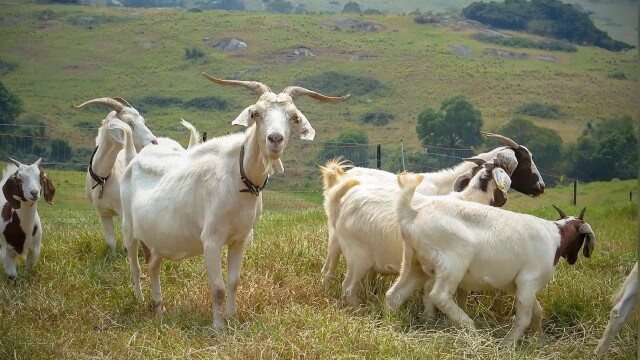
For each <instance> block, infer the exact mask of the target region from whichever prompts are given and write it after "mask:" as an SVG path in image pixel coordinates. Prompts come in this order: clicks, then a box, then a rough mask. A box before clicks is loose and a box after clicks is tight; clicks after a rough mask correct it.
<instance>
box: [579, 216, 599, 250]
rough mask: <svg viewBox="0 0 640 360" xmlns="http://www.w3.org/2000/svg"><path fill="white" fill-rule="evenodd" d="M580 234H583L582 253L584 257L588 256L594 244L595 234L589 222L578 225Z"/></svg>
mask: <svg viewBox="0 0 640 360" xmlns="http://www.w3.org/2000/svg"><path fill="white" fill-rule="evenodd" d="M578 231H579V232H580V234H584V235H585V242H584V247H583V248H582V255H584V257H586V258H590V257H591V254H593V248H594V247H595V246H596V235H595V234H594V233H593V230H592V229H591V226H589V224H587V223H584V224H582V225H580V228H579V229H578Z"/></svg>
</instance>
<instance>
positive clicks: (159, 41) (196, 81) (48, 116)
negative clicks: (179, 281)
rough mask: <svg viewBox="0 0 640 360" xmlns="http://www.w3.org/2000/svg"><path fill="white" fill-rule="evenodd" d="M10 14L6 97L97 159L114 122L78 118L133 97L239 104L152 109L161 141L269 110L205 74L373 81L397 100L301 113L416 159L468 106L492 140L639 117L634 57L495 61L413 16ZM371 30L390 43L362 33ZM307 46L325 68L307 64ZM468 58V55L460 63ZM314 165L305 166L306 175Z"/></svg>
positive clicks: (42, 10)
mask: <svg viewBox="0 0 640 360" xmlns="http://www.w3.org/2000/svg"><path fill="white" fill-rule="evenodd" d="M0 10H1V12H2V14H3V17H2V20H1V21H0V31H2V33H3V40H2V42H0V54H2V55H0V60H2V61H4V62H7V63H11V64H16V65H17V67H16V68H15V69H13V70H10V71H8V72H7V73H6V74H5V75H3V76H2V83H3V84H4V85H5V86H6V87H7V88H8V89H9V90H10V91H12V92H14V93H16V95H18V96H19V97H20V98H21V99H22V101H23V103H24V110H25V113H24V114H23V116H22V119H23V120H42V121H44V122H45V124H47V125H50V126H52V128H51V130H50V131H49V130H48V133H47V135H50V136H52V137H54V138H64V139H68V140H69V141H70V142H71V143H72V145H74V146H81V147H85V148H91V147H93V138H92V137H91V136H87V133H86V132H83V131H82V130H80V129H79V128H77V127H75V126H74V125H76V124H78V123H80V122H86V123H89V124H92V123H93V124H95V126H96V127H97V126H98V125H99V122H100V119H102V118H103V117H104V116H105V115H106V111H105V110H104V109H101V108H98V109H93V110H90V109H86V110H82V111H75V110H73V109H72V108H71V104H72V103H79V102H81V101H84V100H88V99H91V98H95V97H102V96H123V97H125V98H126V99H128V100H129V101H130V102H132V103H133V105H134V106H136V104H141V103H143V101H142V100H143V99H145V98H146V97H148V96H160V97H172V98H177V99H179V100H180V101H182V102H186V101H189V100H192V99H195V98H202V97H207V96H216V97H219V98H221V99H224V100H226V101H228V102H229V104H230V105H229V107H228V109H227V110H224V111H220V110H208V111H202V110H195V109H193V108H184V107H181V106H176V105H168V106H148V107H146V108H145V109H144V111H143V114H144V115H145V117H146V119H147V123H148V125H149V127H150V128H151V129H152V130H153V131H154V132H155V133H156V134H158V135H166V134H172V133H174V132H175V131H176V129H178V128H179V119H180V118H185V119H187V120H189V121H191V122H192V123H194V124H195V125H196V126H197V127H198V128H199V129H200V130H202V131H207V132H209V135H210V136H215V135H218V134H224V133H227V132H230V131H235V130H236V129H235V128H234V127H232V126H231V125H230V122H231V120H232V119H233V118H235V116H236V115H237V114H238V113H239V112H240V111H241V110H242V109H243V108H244V107H246V106H247V105H248V104H250V103H252V102H253V101H255V98H254V97H253V96H252V95H251V94H249V93H248V92H247V91H246V90H243V89H240V88H235V87H234V88H229V87H223V86H220V85H215V84H213V83H211V82H209V81H207V80H205V79H204V78H203V77H202V75H201V72H202V71H206V72H208V73H210V74H213V75H216V76H219V77H234V76H236V77H238V76H239V77H241V78H243V79H255V80H259V81H262V82H264V83H266V84H267V85H269V86H271V87H272V88H273V89H277V90H280V89H283V88H284V87H286V86H288V85H292V84H297V83H298V82H299V81H301V79H304V78H307V77H310V76H311V77H313V76H321V75H322V74H324V73H326V72H328V71H334V72H337V73H343V74H348V75H351V76H358V77H362V78H373V79H375V80H377V81H378V82H380V83H381V84H384V86H385V87H386V88H387V89H388V90H387V91H385V92H380V93H376V92H372V93H365V94H364V95H358V96H353V97H352V98H351V99H349V100H348V101H347V102H345V103H343V104H339V105H332V104H318V103H317V102H315V101H313V100H308V99H300V100H298V102H297V104H298V106H299V107H300V108H301V109H302V110H303V111H304V112H305V114H306V116H307V117H308V118H309V120H310V121H311V123H312V124H313V126H314V127H315V128H316V130H317V136H316V142H323V141H327V140H330V139H335V138H336V137H337V136H338V135H339V134H340V133H341V132H344V131H347V130H363V131H365V132H366V133H367V134H368V136H369V140H370V142H371V143H380V142H388V141H391V142H393V143H395V144H397V143H399V141H400V139H402V140H403V142H404V145H405V146H406V147H407V148H417V146H418V139H417V137H416V135H415V124H416V120H417V116H418V114H419V113H420V112H421V111H422V110H423V109H425V108H427V107H432V108H438V107H439V106H440V104H441V102H442V100H444V99H446V98H448V97H451V96H454V95H460V94H463V95H466V96H467V97H468V98H469V99H470V100H471V102H472V103H473V104H474V105H475V106H476V107H477V108H479V109H480V110H481V112H482V115H483V119H484V123H485V125H484V129H485V130H490V131H491V130H495V129H497V128H498V127H499V126H501V125H502V124H504V123H505V122H507V121H509V120H510V119H511V118H512V117H513V116H514V115H515V111H516V109H517V107H518V106H520V105H522V104H523V103H528V102H539V103H549V104H557V105H558V106H559V109H560V111H561V113H562V116H561V117H560V118H559V119H555V120H539V119H537V118H532V120H533V121H534V122H536V123H537V124H539V125H542V126H546V127H549V128H552V129H554V130H556V131H558V133H559V134H560V135H561V137H562V138H563V140H564V141H565V142H566V143H573V142H575V141H576V139H577V137H578V135H579V134H580V133H581V131H582V128H583V126H584V125H585V123H586V122H588V121H592V122H594V121H595V122H597V121H598V120H599V119H603V118H610V117H618V116H627V115H628V116H632V117H633V118H634V119H636V117H637V82H636V76H637V75H636V74H637V73H638V71H637V70H638V63H637V55H636V53H632V52H629V53H624V54H619V53H610V52H607V51H604V50H600V49H597V48H591V47H579V51H578V52H576V53H563V52H547V51H541V50H529V49H506V50H510V51H515V52H523V51H524V52H526V53H527V54H528V58H527V59H524V60H522V59H509V58H500V57H494V56H490V55H484V54H483V52H484V51H485V50H486V49H487V48H490V47H494V46H492V45H489V44H485V43H481V42H478V41H476V40H473V39H471V38H470V35H471V34H473V33H474V32H475V31H476V30H473V29H467V28H462V29H457V30H456V29H452V28H441V27H435V26H428V25H418V24H415V23H414V22H413V21H412V18H411V17H409V16H402V15H387V16H360V15H349V16H345V15H339V14H333V15H278V14H264V13H241V12H220V11H205V12H201V13H191V12H187V11H184V10H175V9H131V8H130V9H121V10H119V9H110V8H109V9H108V8H93V7H78V6H59V5H2V7H1V8H0ZM361 22H365V23H366V22H370V23H374V24H378V25H380V26H381V29H380V30H379V31H377V32H364V31H356V30H353V29H352V28H350V26H351V25H349V24H353V23H356V24H357V23H361ZM229 37H235V38H238V39H240V40H242V41H244V42H246V43H247V44H248V47H247V48H246V49H245V50H241V51H236V52H222V51H219V50H215V49H213V45H215V44H217V43H218V42H219V41H220V40H221V39H223V38H229ZM299 46H305V47H308V48H309V49H310V50H311V52H312V53H313V54H314V55H315V56H309V57H305V56H300V55H295V54H294V49H295V48H296V47H299ZM190 47H196V48H198V49H200V50H201V51H202V52H203V53H204V57H202V58H200V59H194V60H187V59H186V58H185V49H187V48H190ZM460 47H463V48H465V49H467V50H468V52H467V54H468V55H463V54H459V53H457V52H456V49H459V48H460ZM542 59H545V60H542ZM550 60H551V61H550ZM614 72H622V73H624V74H625V75H626V76H627V80H617V79H613V78H611V77H609V75H611V74H612V73H614ZM354 85H355V84H354ZM348 91H349V89H345V90H344V92H348ZM329 95H341V94H329ZM371 111H384V112H387V113H391V114H394V116H395V119H394V120H392V121H391V122H389V123H388V124H387V125H384V126H375V125H363V124H361V122H360V117H361V116H362V115H363V114H365V113H367V112H371ZM636 120H637V119H636ZM318 149H319V148H318ZM314 155H315V154H309V153H303V154H298V153H294V152H292V154H291V156H292V159H295V160H296V161H301V162H306V161H309V160H310V157H311V158H312V157H313V156H314ZM303 156H304V157H303Z"/></svg>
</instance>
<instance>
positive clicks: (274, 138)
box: [267, 134, 284, 145]
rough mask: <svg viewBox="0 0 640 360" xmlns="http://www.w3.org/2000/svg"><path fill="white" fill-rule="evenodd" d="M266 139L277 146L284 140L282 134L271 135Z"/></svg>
mask: <svg viewBox="0 0 640 360" xmlns="http://www.w3.org/2000/svg"><path fill="white" fill-rule="evenodd" d="M267 139H269V142H271V143H273V144H276V145H277V144H280V143H281V142H282V140H284V136H282V134H271V135H269V136H268V137H267Z"/></svg>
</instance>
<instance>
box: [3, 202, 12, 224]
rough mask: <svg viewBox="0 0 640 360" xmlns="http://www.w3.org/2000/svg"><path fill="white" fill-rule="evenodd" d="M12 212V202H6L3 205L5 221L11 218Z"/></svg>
mask: <svg viewBox="0 0 640 360" xmlns="http://www.w3.org/2000/svg"><path fill="white" fill-rule="evenodd" d="M12 212H13V209H12V208H11V204H9V203H5V204H4V206H3V207H2V220H4V221H9V220H11V213H12Z"/></svg>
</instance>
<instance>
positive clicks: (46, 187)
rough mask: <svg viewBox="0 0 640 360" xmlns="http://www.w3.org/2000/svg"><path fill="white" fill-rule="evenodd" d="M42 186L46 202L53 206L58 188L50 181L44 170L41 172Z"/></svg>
mask: <svg viewBox="0 0 640 360" xmlns="http://www.w3.org/2000/svg"><path fill="white" fill-rule="evenodd" d="M40 184H41V185H42V190H43V192H44V201H46V202H48V203H49V204H53V196H54V195H55V194H56V187H55V186H53V182H51V179H49V176H48V175H47V174H46V173H45V172H44V171H42V170H40Z"/></svg>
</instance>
